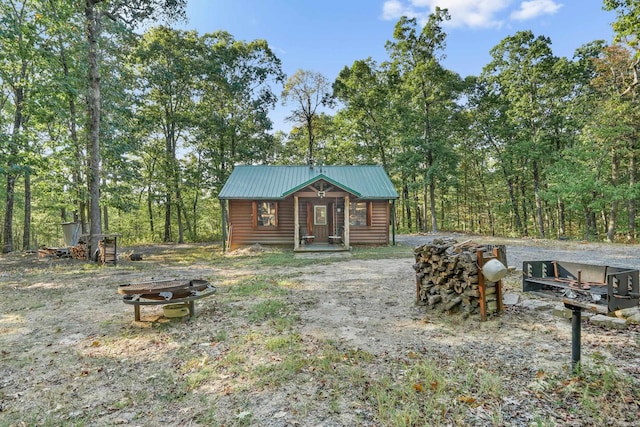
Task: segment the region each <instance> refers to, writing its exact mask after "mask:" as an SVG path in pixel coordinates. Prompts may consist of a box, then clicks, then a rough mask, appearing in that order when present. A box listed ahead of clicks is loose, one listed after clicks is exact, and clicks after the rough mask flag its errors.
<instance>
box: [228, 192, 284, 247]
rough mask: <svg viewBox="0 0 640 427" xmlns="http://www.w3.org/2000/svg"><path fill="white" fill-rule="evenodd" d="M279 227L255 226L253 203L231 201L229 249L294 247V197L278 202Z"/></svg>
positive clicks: (248, 201)
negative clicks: (262, 246)
mask: <svg viewBox="0 0 640 427" xmlns="http://www.w3.org/2000/svg"><path fill="white" fill-rule="evenodd" d="M277 202H278V226H277V227H255V228H254V226H253V201H252V200H229V223H230V224H231V243H230V245H229V249H231V250H234V249H237V248H239V247H241V246H250V245H253V244H255V243H260V244H261V245H292V246H293V231H294V230H293V228H294V227H293V226H294V218H293V197H289V198H287V199H284V200H278V201H277Z"/></svg>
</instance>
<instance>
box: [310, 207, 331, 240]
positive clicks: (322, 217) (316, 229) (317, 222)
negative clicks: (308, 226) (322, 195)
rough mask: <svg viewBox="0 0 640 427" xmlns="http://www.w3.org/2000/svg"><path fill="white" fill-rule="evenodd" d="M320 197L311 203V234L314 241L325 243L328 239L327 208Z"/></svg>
mask: <svg viewBox="0 0 640 427" xmlns="http://www.w3.org/2000/svg"><path fill="white" fill-rule="evenodd" d="M327 205H328V204H327V203H326V202H325V201H323V200H322V199H320V200H318V201H316V202H315V203H314V204H313V234H314V236H316V239H315V241H316V242H320V243H326V242H328V241H329V238H328V236H329V209H328V206H327Z"/></svg>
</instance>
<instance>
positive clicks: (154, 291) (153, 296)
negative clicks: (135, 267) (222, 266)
mask: <svg viewBox="0 0 640 427" xmlns="http://www.w3.org/2000/svg"><path fill="white" fill-rule="evenodd" d="M215 291H216V288H215V286H213V285H211V284H210V283H209V282H208V281H207V280H202V279H195V280H189V281H184V280H159V281H152V282H140V283H129V284H126V285H120V286H119V287H118V293H119V294H122V295H124V296H123V297H122V301H123V302H124V303H125V304H130V305H133V309H134V316H135V320H136V321H140V306H141V305H167V304H172V305H175V304H184V305H185V307H187V308H188V309H189V317H193V316H194V315H195V311H196V309H195V301H196V300H198V299H201V298H205V297H208V296H211V295H213V294H214V293H215Z"/></svg>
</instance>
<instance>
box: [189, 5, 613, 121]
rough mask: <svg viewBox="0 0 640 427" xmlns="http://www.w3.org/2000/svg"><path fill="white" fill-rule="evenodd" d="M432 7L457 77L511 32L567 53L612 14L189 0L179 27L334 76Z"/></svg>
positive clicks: (587, 8) (607, 28) (571, 9)
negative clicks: (404, 20)
mask: <svg viewBox="0 0 640 427" xmlns="http://www.w3.org/2000/svg"><path fill="white" fill-rule="evenodd" d="M436 6H440V7H441V8H448V9H449V13H450V14H451V18H452V19H451V21H450V22H448V23H446V25H445V28H444V30H445V32H446V33H447V41H446V43H447V47H446V50H445V52H444V53H445V55H446V58H445V59H444V61H443V64H444V66H445V67H446V68H448V69H450V70H453V71H455V72H457V73H458V74H460V75H461V76H462V77H465V76H467V75H478V74H480V72H481V71H482V68H483V67H484V66H485V65H486V64H487V63H489V61H490V55H489V51H490V50H491V48H493V47H494V46H496V45H497V44H498V43H500V41H501V40H503V39H504V38H505V37H507V36H510V35H513V34H515V33H516V32H517V31H521V30H532V31H533V33H534V34H535V35H536V36H538V35H544V36H548V37H550V38H551V42H552V47H553V50H554V54H555V55H557V56H566V57H569V58H571V57H572V56H573V52H574V51H575V49H576V48H578V47H580V46H582V45H583V44H585V43H588V42H590V41H593V40H597V39H604V40H606V41H607V42H611V39H612V38H613V31H612V29H611V25H610V23H611V22H612V21H613V20H614V19H615V14H614V13H612V12H606V11H604V10H602V1H599V0H525V1H522V0H340V1H338V0H188V3H187V17H188V23H187V24H186V25H184V26H183V28H185V29H195V30H196V31H198V33H200V34H201V35H202V34H204V33H209V32H213V31H217V30H226V31H228V32H229V33H231V34H232V35H233V36H234V38H236V39H237V40H245V41H250V40H255V39H265V40H267V42H268V43H269V46H270V47H271V49H272V50H273V51H274V53H275V54H276V55H277V56H278V58H280V60H281V61H282V67H283V71H284V72H285V73H286V74H287V76H291V75H292V74H293V73H295V72H296V70H298V69H304V70H309V71H314V72H319V73H322V74H323V75H324V76H325V77H327V78H328V79H329V81H331V82H333V80H334V79H335V78H336V76H337V75H338V73H339V72H340V70H341V69H342V68H344V67H345V66H351V65H352V64H353V62H354V61H356V60H359V59H366V58H368V57H372V58H373V59H374V60H376V61H378V62H382V61H384V60H386V59H388V56H387V53H386V51H385V48H384V45H385V42H386V41H387V40H391V39H392V37H393V28H394V25H395V24H396V22H397V21H398V19H399V17H400V16H402V15H407V16H412V17H413V16H414V17H416V18H417V19H418V20H419V21H421V20H422V22H424V20H425V19H426V17H427V16H428V14H429V13H430V12H432V11H433V10H434V8H435V7H436ZM276 90H277V91H278V92H279V91H280V90H281V88H277V89H276ZM278 94H279V93H278ZM287 111H288V109H287V107H286V106H285V107H279V108H278V109H277V110H276V111H275V112H274V113H273V114H272V116H271V117H272V120H273V121H274V125H275V127H276V128H279V129H282V130H285V131H288V130H289V129H290V125H289V124H285V123H283V118H284V117H285V116H286V113H287Z"/></svg>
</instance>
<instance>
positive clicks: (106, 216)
mask: <svg viewBox="0 0 640 427" xmlns="http://www.w3.org/2000/svg"><path fill="white" fill-rule="evenodd" d="M102 224H103V225H104V229H105V231H106V232H109V208H108V207H107V205H104V206H102Z"/></svg>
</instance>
